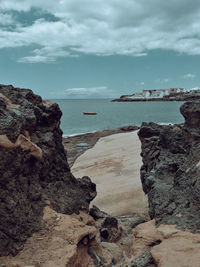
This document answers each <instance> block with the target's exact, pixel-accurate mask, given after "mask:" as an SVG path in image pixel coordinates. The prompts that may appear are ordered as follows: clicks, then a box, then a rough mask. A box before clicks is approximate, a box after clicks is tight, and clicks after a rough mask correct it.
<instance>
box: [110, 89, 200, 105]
mask: <svg viewBox="0 0 200 267" xmlns="http://www.w3.org/2000/svg"><path fill="white" fill-rule="evenodd" d="M196 100H200V89H196V90H190V91H184V89H183V88H168V89H151V90H143V91H142V92H137V93H134V94H132V95H122V96H121V97H120V98H116V99H113V100H112V102H146V101H196Z"/></svg>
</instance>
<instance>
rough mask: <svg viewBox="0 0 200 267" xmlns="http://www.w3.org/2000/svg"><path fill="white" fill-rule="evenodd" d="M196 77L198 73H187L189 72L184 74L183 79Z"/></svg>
mask: <svg viewBox="0 0 200 267" xmlns="http://www.w3.org/2000/svg"><path fill="white" fill-rule="evenodd" d="M195 78H196V75H195V74H192V73H187V74H185V75H183V79H185V80H193V79H195Z"/></svg>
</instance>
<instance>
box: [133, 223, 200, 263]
mask: <svg viewBox="0 0 200 267" xmlns="http://www.w3.org/2000/svg"><path fill="white" fill-rule="evenodd" d="M199 242H200V234H192V233H191V232H188V231H182V230H178V229H177V228H176V225H160V226H159V227H156V225H155V220H151V221H149V222H146V223H143V224H140V225H138V226H136V228H135V232H134V240H133V246H132V255H133V256H134V257H136V259H135V260H132V262H134V264H133V265H132V266H134V267H135V266H137V267H142V266H144V267H146V266H149V265H150V264H155V265H153V266H158V267H172V266H177V267H183V266H188V267H189V266H192V267H198V266H199V262H200V243H199ZM145 264H146V265H145Z"/></svg>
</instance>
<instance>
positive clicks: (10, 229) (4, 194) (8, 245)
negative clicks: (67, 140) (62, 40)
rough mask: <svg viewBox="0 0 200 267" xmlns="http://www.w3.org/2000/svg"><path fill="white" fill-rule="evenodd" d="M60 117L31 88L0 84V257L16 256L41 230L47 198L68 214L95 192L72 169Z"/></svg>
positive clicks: (83, 207)
mask: <svg viewBox="0 0 200 267" xmlns="http://www.w3.org/2000/svg"><path fill="white" fill-rule="evenodd" d="M61 115H62V113H61V111H60V109H59V107H58V105H57V104H52V103H50V102H49V101H42V98H41V97H40V96H37V95H35V94H33V92H32V91H31V90H28V89H19V88H14V87H13V86H4V85H0V158H1V161H0V218H1V223H0V256H3V255H7V254H9V253H12V254H16V253H17V252H18V251H19V250H20V249H21V248H22V246H23V244H24V242H25V240H26V239H27V237H28V236H30V235H31V234H32V233H33V232H34V231H36V230H38V229H39V228H40V226H41V223H42V216H43V208H44V205H45V202H48V203H49V202H50V203H51V207H52V208H53V209H54V210H56V211H57V212H61V213H65V214H72V213H78V212H79V211H80V210H85V211H88V208H89V202H90V201H91V200H92V199H93V198H94V197H95V196H96V186H95V184H93V183H91V181H90V179H89V178H88V177H83V178H82V179H76V178H74V176H73V175H72V174H71V172H70V169H69V166H68V163H67V160H66V154H65V151H64V148H63V145H62V131H61V129H60V117H61Z"/></svg>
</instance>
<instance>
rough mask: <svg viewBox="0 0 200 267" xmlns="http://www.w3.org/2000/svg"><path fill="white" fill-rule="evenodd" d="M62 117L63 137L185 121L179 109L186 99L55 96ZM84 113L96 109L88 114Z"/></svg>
mask: <svg viewBox="0 0 200 267" xmlns="http://www.w3.org/2000/svg"><path fill="white" fill-rule="evenodd" d="M51 101H52V102H55V103H57V104H59V106H60V108H61V110H62V112H63V116H62V118H61V128H62V130H63V135H64V136H71V135H77V134H81V133H88V132H94V131H98V130H105V129H115V128H119V127H121V126H126V125H137V126H140V125H141V123H142V122H151V121H153V122H156V123H162V124H169V123H173V124H174V123H182V122H183V121H184V119H183V117H182V115H181V114H180V111H179V108H180V106H181V104H182V103H183V102H111V99H60V100H58V99H56V100H51ZM83 112H97V115H94V116H91V115H90V116H87V115H83Z"/></svg>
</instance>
